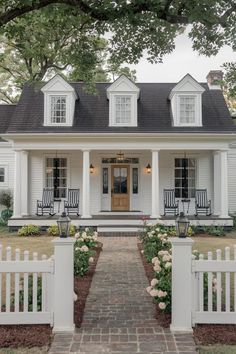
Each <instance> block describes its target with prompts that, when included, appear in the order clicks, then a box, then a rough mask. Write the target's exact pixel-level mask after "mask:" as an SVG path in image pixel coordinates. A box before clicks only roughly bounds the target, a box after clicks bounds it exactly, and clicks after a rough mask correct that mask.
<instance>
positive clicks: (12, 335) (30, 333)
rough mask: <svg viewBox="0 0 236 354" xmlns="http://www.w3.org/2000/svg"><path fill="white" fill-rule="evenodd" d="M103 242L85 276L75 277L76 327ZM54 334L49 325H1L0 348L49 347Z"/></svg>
mask: <svg viewBox="0 0 236 354" xmlns="http://www.w3.org/2000/svg"><path fill="white" fill-rule="evenodd" d="M101 250H102V244H101V243H100V244H99V245H98V248H96V249H95V254H94V257H93V258H94V262H93V263H92V264H91V265H90V267H89V271H88V273H87V275H86V276H84V277H83V278H81V277H75V281H74V289H75V292H76V293H77V294H78V300H77V301H76V302H75V306H74V319H75V325H76V327H80V325H81V322H82V319H83V314H84V307H85V302H86V298H87V296H88V293H89V289H90V285H91V282H92V278H93V275H94V272H95V268H96V265H97V261H98V258H99V254H100V252H101ZM52 338H53V335H52V328H51V327H50V326H49V325H10V326H0V348H6V347H11V348H20V347H25V348H32V347H45V346H46V347H49V345H50V344H51V341H52Z"/></svg>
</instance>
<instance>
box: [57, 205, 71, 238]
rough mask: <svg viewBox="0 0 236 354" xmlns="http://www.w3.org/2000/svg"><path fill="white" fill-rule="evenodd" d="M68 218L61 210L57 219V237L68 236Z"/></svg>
mask: <svg viewBox="0 0 236 354" xmlns="http://www.w3.org/2000/svg"><path fill="white" fill-rule="evenodd" d="M70 221H71V220H70V218H69V217H68V216H67V215H66V213H65V212H64V211H63V213H62V214H61V216H60V217H59V219H58V220H57V225H58V230H59V237H61V238H66V237H68V236H69V227H70Z"/></svg>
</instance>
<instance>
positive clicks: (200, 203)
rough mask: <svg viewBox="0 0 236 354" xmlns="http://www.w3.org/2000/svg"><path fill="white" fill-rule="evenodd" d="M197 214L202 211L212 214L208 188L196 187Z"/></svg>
mask: <svg viewBox="0 0 236 354" xmlns="http://www.w3.org/2000/svg"><path fill="white" fill-rule="evenodd" d="M195 209H196V212H195V215H196V216H197V215H198V214H200V213H204V214H206V216H209V215H211V200H208V199H207V190H206V189H196V190H195Z"/></svg>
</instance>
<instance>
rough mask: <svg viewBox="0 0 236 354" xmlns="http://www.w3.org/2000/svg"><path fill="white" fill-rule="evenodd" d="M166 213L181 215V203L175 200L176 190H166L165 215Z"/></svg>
mask: <svg viewBox="0 0 236 354" xmlns="http://www.w3.org/2000/svg"><path fill="white" fill-rule="evenodd" d="M166 213H174V215H179V201H178V200H175V190H174V189H164V215H166Z"/></svg>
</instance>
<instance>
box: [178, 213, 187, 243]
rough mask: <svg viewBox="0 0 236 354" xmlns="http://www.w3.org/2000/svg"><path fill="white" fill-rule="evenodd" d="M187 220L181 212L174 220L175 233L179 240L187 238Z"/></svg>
mask: <svg viewBox="0 0 236 354" xmlns="http://www.w3.org/2000/svg"><path fill="white" fill-rule="evenodd" d="M188 228H189V220H188V218H187V217H186V216H185V215H184V213H183V212H181V213H180V215H179V216H178V217H177V219H176V233H177V236H178V237H179V238H186V237H187V236H188Z"/></svg>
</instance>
